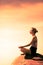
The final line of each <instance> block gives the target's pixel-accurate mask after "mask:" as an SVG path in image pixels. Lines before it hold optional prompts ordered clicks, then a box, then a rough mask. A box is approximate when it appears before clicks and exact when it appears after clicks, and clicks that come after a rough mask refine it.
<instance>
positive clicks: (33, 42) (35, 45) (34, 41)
mask: <svg viewBox="0 0 43 65" xmlns="http://www.w3.org/2000/svg"><path fill="white" fill-rule="evenodd" d="M31 43H32V44H31V46H32V47H35V48H37V37H36V36H34V37H33V39H32V41H31Z"/></svg>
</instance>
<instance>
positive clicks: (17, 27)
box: [0, 0, 43, 65]
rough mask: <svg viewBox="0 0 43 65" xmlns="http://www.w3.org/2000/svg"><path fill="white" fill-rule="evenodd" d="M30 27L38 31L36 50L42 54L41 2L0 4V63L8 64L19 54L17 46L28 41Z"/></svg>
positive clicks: (42, 13) (42, 23) (42, 26)
mask: <svg viewBox="0 0 43 65" xmlns="http://www.w3.org/2000/svg"><path fill="white" fill-rule="evenodd" d="M4 1H5V0H4ZM23 1H24V0H23ZM11 2H12V0H11ZM4 4H5V5H4ZM31 27H36V28H37V29H38V31H39V32H38V34H37V36H38V50H37V51H38V52H39V53H41V54H43V3H41V2H39V3H38V2H37V3H35V2H33V3H32V4H31V3H27V2H24V3H21V2H20V4H18V5H17V2H16V5H15V4H14V3H13V5H12V3H10V4H8V3H5V2H3V3H1V4H0V61H1V62H0V65H10V64H11V62H12V61H13V60H14V59H15V57H17V56H18V55H20V54H19V53H20V51H19V49H18V46H20V45H24V44H26V43H28V42H30V40H31V35H30V34H29V30H30V29H31ZM17 49H18V51H17ZM2 59H3V60H4V61H3V60H2Z"/></svg>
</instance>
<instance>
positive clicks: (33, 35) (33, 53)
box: [19, 28, 38, 56]
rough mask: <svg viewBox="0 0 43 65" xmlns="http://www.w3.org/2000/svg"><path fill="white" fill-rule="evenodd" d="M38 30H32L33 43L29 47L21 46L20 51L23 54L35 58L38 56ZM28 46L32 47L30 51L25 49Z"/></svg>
mask: <svg viewBox="0 0 43 65" xmlns="http://www.w3.org/2000/svg"><path fill="white" fill-rule="evenodd" d="M37 32H38V31H37V29H36V28H32V29H31V30H30V34H31V35H32V37H33V38H32V41H31V42H30V43H29V44H27V45H24V46H20V47H19V48H20V50H21V52H23V54H30V55H31V56H35V54H36V51H37V36H36V33H37ZM27 46H30V49H26V48H25V47H27Z"/></svg>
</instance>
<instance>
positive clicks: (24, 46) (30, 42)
mask: <svg viewBox="0 0 43 65" xmlns="http://www.w3.org/2000/svg"><path fill="white" fill-rule="evenodd" d="M33 41H34V40H33V39H32V41H31V42H30V43H29V44H27V45H24V46H20V47H19V48H23V47H27V46H30V45H31V44H32V43H33Z"/></svg>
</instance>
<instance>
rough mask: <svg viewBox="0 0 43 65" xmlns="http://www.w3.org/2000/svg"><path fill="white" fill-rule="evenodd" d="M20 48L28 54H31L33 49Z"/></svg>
mask: <svg viewBox="0 0 43 65" xmlns="http://www.w3.org/2000/svg"><path fill="white" fill-rule="evenodd" d="M20 50H21V52H23V53H24V54H26V53H28V54H31V50H30V49H26V48H21V49H20Z"/></svg>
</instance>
